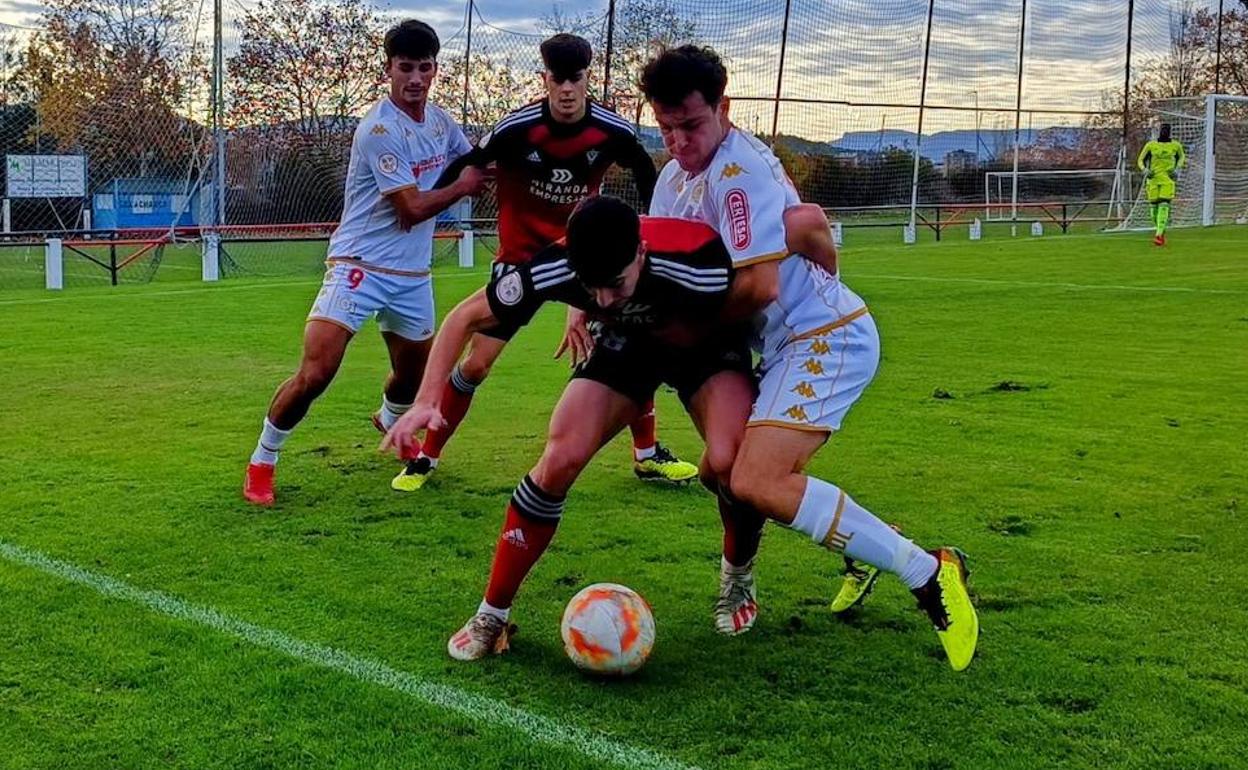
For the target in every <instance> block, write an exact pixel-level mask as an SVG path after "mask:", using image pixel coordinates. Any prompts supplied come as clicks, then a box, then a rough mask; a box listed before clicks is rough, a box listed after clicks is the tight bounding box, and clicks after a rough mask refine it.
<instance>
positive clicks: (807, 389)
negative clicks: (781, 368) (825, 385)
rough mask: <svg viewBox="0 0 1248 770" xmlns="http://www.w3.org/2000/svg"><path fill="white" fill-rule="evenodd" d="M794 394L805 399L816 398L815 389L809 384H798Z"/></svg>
mask: <svg viewBox="0 0 1248 770" xmlns="http://www.w3.org/2000/svg"><path fill="white" fill-rule="evenodd" d="M793 392H794V393H796V394H797V395H799V396H803V397H805V398H814V397H815V389H814V388H812V387H811V386H810V383H809V382H799V383H797V385H796V386H795V387H794V388H793Z"/></svg>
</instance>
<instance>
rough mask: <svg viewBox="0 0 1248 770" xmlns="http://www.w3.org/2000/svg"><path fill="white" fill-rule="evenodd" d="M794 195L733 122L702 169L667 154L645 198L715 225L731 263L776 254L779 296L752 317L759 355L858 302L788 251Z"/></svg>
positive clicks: (661, 209) (775, 163)
mask: <svg viewBox="0 0 1248 770" xmlns="http://www.w3.org/2000/svg"><path fill="white" fill-rule="evenodd" d="M800 202H801V201H800V200H799V199H798V197H797V191H796V190H794V189H793V184H792V182H790V181H789V178H788V175H787V174H785V172H784V168H783V167H782V166H781V165H780V161H779V160H777V159H776V156H775V155H773V154H772V152H771V150H770V149H768V147H767V146H766V145H764V144H763V143H762V142H760V141H758V139H756V138H754V137H753V136H752V135H750V134H748V133H746V132H745V131H742V130H740V129H738V128H735V127H734V128H732V129H731V130H730V131H729V132H728V136H727V137H725V139H724V141H723V142H722V143H721V144H720V145H719V149H718V150H716V152H715V156H714V157H713V158H712V159H711V163H710V165H709V166H707V168H706V169H705V170H704V171H702V172H701V173H699V174H692V175H691V174H689V173H687V172H685V171H684V170H683V169H681V167H680V165H679V164H678V163H677V162H676V161H675V160H671V161H668V163H667V165H666V166H664V167H663V172H662V173H661V174H659V181H658V184H657V185H656V186H655V188H654V198H653V199H652V200H651V202H650V215H651V216H658V217H679V218H681V219H694V220H697V221H699V222H705V223H707V224H708V225H710V226H711V227H713V228H715V230H716V231H717V232H718V233H719V235H720V238H722V239H723V241H724V246H725V247H726V248H727V249H728V253H729V254H730V255H731V256H732V261H733V265H734V266H735V267H738V268H740V267H746V266H748V265H754V264H758V263H760V262H768V261H772V260H781V262H780V293H779V297H778V298H777V300H776V301H775V302H773V303H771V304H770V305H768V306H767V307H766V308H764V309H763V311H762V313H761V315H760V317H759V318H758V319H757V322H756V326H757V331H758V336H759V339H758V340H757V343H758V347H759V349H760V351H761V352H762V353H763V356H764V359H766V358H767V357H768V355H769V354H774V353H775V352H776V351H777V350H779V348H780V347H782V346H783V345H784V344H785V343H786V342H787V341H789V340H790V339H792V338H794V337H797V336H802V335H808V334H810V333H812V332H816V331H818V330H819V329H821V328H823V327H833V326H836V325H837V324H838V322H841V321H842V319H844V318H847V317H849V316H851V315H853V314H855V313H858V312H859V311H861V310H862V308H863V306H864V305H863V301H862V300H861V299H860V298H859V297H858V295H856V294H854V293H853V292H852V291H850V290H849V288H848V287H846V286H845V285H844V284H842V283H841V282H840V278H839V276H836V275H828V274H827V272H825V271H824V270H822V269H821V268H819V267H817V266H816V265H814V264H812V263H811V262H810V261H809V260H807V259H806V258H804V257H802V256H801V255H797V254H794V255H790V254H789V252H788V249H787V248H786V246H785V232H784V210H785V209H787V208H788V207H790V206H794V205H796V204H798V203H800Z"/></svg>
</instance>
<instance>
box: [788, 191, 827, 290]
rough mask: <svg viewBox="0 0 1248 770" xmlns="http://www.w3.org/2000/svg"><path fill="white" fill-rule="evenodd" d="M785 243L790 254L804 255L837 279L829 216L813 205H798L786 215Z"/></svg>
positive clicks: (791, 207) (789, 209)
mask: <svg viewBox="0 0 1248 770" xmlns="http://www.w3.org/2000/svg"><path fill="white" fill-rule="evenodd" d="M784 241H785V246H787V247H788V250H789V252H790V253H793V254H801V255H802V256H803V257H805V258H806V259H808V260H810V261H811V262H814V263H815V264H816V265H818V266H819V267H821V268H823V269H824V270H826V271H827V272H828V274H829V275H836V270H837V261H836V242H835V241H834V240H832V230H831V229H830V226H829V224H828V216H827V214H824V213H823V209H821V208H820V207H818V206H816V205H815V204H813V203H799V204H798V205H796V206H790V207H789V208H787V209H785V211H784Z"/></svg>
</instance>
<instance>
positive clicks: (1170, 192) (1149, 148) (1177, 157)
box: [1136, 123, 1187, 246]
mask: <svg viewBox="0 0 1248 770" xmlns="http://www.w3.org/2000/svg"><path fill="white" fill-rule="evenodd" d="M1186 160H1187V154H1186V153H1184V152H1183V145H1182V144H1180V143H1179V142H1177V141H1174V140H1173V139H1171V138H1170V124H1169V123H1162V124H1161V129H1160V130H1159V131H1158V132H1157V138H1156V139H1154V140H1152V141H1151V142H1149V143H1148V144H1146V145H1144V149H1142V150H1140V157H1139V159H1138V160H1137V161H1136V165H1137V166H1139V167H1140V170H1141V171H1143V172H1144V179H1145V180H1146V182H1145V183H1146V185H1147V193H1148V203H1149V207H1150V210H1151V213H1152V217H1153V225H1154V226H1155V227H1156V233H1155V235H1154V237H1153V243H1154V244H1156V245H1158V246H1165V245H1166V224H1167V223H1168V222H1169V221H1170V201H1172V200H1174V188H1175V181H1176V180H1177V178H1178V173H1177V172H1178V170H1179V169H1181V168H1183V164H1184V162H1185V161H1186Z"/></svg>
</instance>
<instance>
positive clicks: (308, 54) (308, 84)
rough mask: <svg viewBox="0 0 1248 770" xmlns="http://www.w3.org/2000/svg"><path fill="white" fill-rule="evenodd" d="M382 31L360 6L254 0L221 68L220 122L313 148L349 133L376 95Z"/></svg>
mask: <svg viewBox="0 0 1248 770" xmlns="http://www.w3.org/2000/svg"><path fill="white" fill-rule="evenodd" d="M385 27H386V25H385V22H384V21H383V20H382V18H381V16H380V15H379V14H378V12H377V10H376V8H374V7H373V6H372V5H371V4H369V3H368V2H367V0H260V2H258V3H256V4H255V5H254V6H252V7H251V8H250V9H246V10H244V11H243V12H242V16H241V18H239V20H238V34H239V43H238V51H237V52H236V53H235V54H233V55H232V56H230V57H229V58H228V59H227V61H226V69H227V83H228V91H227V93H228V105H227V118H228V123H229V124H230V126H231V127H249V126H268V127H276V126H286V127H288V128H290V129H292V130H295V131H298V132H299V133H300V134H302V135H303V136H305V137H309V138H312V139H313V140H314V141H315V140H318V139H325V138H328V137H329V136H330V135H337V134H340V133H341V132H342V130H343V127H344V125H346V126H347V127H349V128H353V127H354V122H355V121H354V118H358V117H359V116H360V115H361V114H363V113H364V112H365V111H366V110H367V109H368V108H369V106H371V105H372V103H373V102H375V101H376V100H377V99H378V98H380V97H381V96H382V94H383V93H384V91H383V90H382V88H381V85H382V82H383V75H382V65H383V64H384V62H383V60H382V54H381V51H382V38H383V36H384V34H385ZM344 118H347V119H348V120H345V121H344V120H343V119H344ZM335 138H336V137H335Z"/></svg>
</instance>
